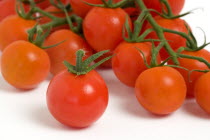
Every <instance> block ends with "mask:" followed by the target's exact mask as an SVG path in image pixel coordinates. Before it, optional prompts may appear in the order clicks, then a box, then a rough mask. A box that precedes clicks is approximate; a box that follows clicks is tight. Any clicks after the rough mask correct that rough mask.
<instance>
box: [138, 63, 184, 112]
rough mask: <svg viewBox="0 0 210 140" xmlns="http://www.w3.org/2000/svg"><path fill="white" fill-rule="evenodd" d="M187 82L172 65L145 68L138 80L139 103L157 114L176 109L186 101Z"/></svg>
mask: <svg viewBox="0 0 210 140" xmlns="http://www.w3.org/2000/svg"><path fill="white" fill-rule="evenodd" d="M186 90H187V89H186V84H185V81H184V78H183V77H182V75H181V74H180V73H179V72H178V71H177V70H175V69H173V68H171V67H155V68H151V69H148V70H145V71H144V72H142V73H141V74H140V76H139V77H138V79H137V80H136V85H135V93H136V97H137V99H138V101H139V103H140V104H141V105H142V106H143V107H144V108H145V109H146V110H148V111H150V112H152V113H154V114H157V115H166V114H170V113H172V112H174V111H176V110H177V109H178V108H179V107H180V106H181V105H182V104H183V102H184V100H185V96H186Z"/></svg>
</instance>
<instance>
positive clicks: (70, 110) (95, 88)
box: [47, 70, 108, 127]
mask: <svg viewBox="0 0 210 140" xmlns="http://www.w3.org/2000/svg"><path fill="white" fill-rule="evenodd" d="M107 104H108V89H107V86H106V84H105V82H104V80H103V79H102V78H101V76H100V75H99V74H98V73H97V72H96V71H94V70H92V71H90V72H89V73H87V74H86V75H80V76H77V75H74V74H72V73H69V72H68V71H67V70H64V71H62V72H60V73H59V74H57V75H56V76H55V77H54V78H53V79H52V81H51V82H50V84H49V87H48V90H47V105H48V108H49V111H50V112H51V113H52V115H53V116H54V117H55V118H56V119H57V120H58V121H59V122H61V123H62V124H65V125H68V126H71V127H87V126H89V125H91V124H92V123H93V122H95V121H96V120H98V119H99V117H100V116H101V115H102V114H103V113H104V111H105V109H106V107H107Z"/></svg>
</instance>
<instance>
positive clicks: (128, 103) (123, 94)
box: [99, 70, 170, 119]
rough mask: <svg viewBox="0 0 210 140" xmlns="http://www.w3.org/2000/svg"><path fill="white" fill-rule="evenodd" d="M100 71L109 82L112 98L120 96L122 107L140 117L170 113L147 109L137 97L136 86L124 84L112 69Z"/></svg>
mask: <svg viewBox="0 0 210 140" xmlns="http://www.w3.org/2000/svg"><path fill="white" fill-rule="evenodd" d="M99 73H100V74H101V76H102V77H103V78H104V80H105V81H106V83H107V86H108V89H109V93H110V96H111V97H110V98H118V99H119V100H120V101H119V103H120V107H121V108H120V109H121V110H122V111H123V112H125V113H129V114H131V115H133V116H135V117H138V118H145V119H163V118H165V117H168V116H170V115H161V116H159V115H154V114H152V113H150V112H148V111H146V110H145V109H144V108H143V107H142V106H141V105H140V104H139V102H138V100H137V99H136V97H135V93H134V88H132V87H128V86H126V85H124V84H122V83H121V82H120V81H119V80H118V79H117V78H116V76H115V75H114V73H113V72H112V70H108V71H107V70H99Z"/></svg>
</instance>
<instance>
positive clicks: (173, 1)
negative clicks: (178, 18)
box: [143, 0, 185, 15]
mask: <svg viewBox="0 0 210 140" xmlns="http://www.w3.org/2000/svg"><path fill="white" fill-rule="evenodd" d="M143 2H144V3H145V5H146V6H147V8H149V9H154V10H156V11H158V12H160V13H161V12H162V6H161V3H160V1H159V0H143ZM168 3H169V5H170V7H171V10H172V12H173V14H174V15H178V14H179V13H180V12H181V10H182V8H183V7H184V3H185V0H168ZM165 10H166V8H165ZM152 15H157V14H156V13H154V12H152Z"/></svg>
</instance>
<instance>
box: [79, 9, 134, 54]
mask: <svg viewBox="0 0 210 140" xmlns="http://www.w3.org/2000/svg"><path fill="white" fill-rule="evenodd" d="M126 16H127V14H126V13H125V11H124V10H122V9H121V8H116V9H110V8H101V7H94V8H93V9H92V10H91V11H90V12H89V13H88V14H87V16H86V17H85V19H84V22H83V30H84V35H85V38H86V40H87V42H88V43H89V44H90V46H91V47H92V48H93V49H94V50H95V51H97V52H99V51H102V50H110V51H113V50H114V49H115V48H116V47H117V45H118V44H119V43H120V42H121V41H122V40H123V38H122V31H123V26H124V23H125V20H126ZM128 20H129V22H130V23H131V20H130V18H128ZM93 27H94V28H93Z"/></svg>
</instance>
